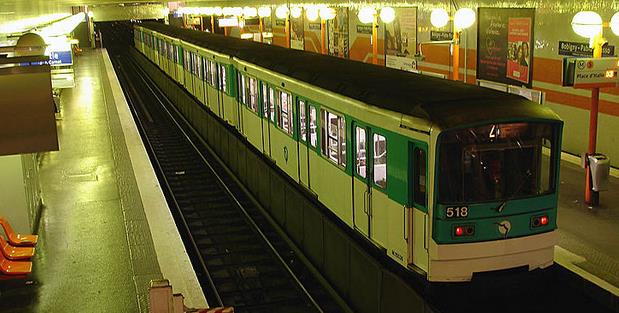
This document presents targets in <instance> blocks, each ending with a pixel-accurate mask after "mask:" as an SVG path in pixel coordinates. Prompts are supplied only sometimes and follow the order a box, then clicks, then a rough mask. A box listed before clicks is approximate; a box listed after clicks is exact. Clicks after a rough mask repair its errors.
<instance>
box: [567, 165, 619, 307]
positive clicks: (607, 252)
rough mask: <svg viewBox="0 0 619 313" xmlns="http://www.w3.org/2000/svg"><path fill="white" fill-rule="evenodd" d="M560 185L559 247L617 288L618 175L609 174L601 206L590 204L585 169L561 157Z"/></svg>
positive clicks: (578, 263)
mask: <svg viewBox="0 0 619 313" xmlns="http://www.w3.org/2000/svg"><path fill="white" fill-rule="evenodd" d="M559 188H560V189H559V216H558V224H559V235H560V236H559V246H560V247H561V248H564V249H566V250H567V251H569V252H571V253H573V254H575V255H576V256H579V257H580V258H575V259H574V265H576V266H578V267H580V268H582V269H583V270H585V271H586V272H589V273H590V274H593V275H595V276H597V277H598V278H601V279H603V280H605V281H607V282H608V283H610V284H611V285H613V286H615V287H617V288H619V178H617V177H616V176H612V175H611V177H610V185H609V188H608V191H603V192H601V193H600V206H599V207H590V206H589V205H587V204H586V203H585V201H584V200H585V199H584V190H585V170H584V169H582V168H580V166H579V165H577V164H574V163H573V162H568V161H566V160H563V161H562V162H561V185H560V187H559ZM618 290H619V289H618ZM617 296H619V295H617Z"/></svg>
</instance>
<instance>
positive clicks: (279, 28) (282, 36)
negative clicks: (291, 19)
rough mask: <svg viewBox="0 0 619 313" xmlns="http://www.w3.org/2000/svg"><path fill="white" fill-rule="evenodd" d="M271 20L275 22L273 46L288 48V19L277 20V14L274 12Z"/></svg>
mask: <svg viewBox="0 0 619 313" xmlns="http://www.w3.org/2000/svg"><path fill="white" fill-rule="evenodd" d="M271 18H272V20H273V45H275V46H280V47H286V46H287V45H288V43H287V42H286V40H287V38H286V19H285V18H277V16H275V12H273V16H272V17H271Z"/></svg>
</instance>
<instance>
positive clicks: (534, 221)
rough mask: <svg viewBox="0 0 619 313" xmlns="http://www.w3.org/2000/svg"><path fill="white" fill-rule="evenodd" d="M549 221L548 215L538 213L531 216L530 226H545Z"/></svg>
mask: <svg viewBox="0 0 619 313" xmlns="http://www.w3.org/2000/svg"><path fill="white" fill-rule="evenodd" d="M549 223H550V218H548V215H538V216H533V217H532V218H531V227H532V228H537V227H542V226H546V225H548V224H549Z"/></svg>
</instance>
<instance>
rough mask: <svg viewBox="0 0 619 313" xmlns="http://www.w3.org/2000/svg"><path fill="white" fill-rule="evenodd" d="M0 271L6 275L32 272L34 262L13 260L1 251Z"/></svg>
mask: <svg viewBox="0 0 619 313" xmlns="http://www.w3.org/2000/svg"><path fill="white" fill-rule="evenodd" d="M0 272H2V273H3V274H6V275H27V274H30V273H31V272H32V262H29V261H11V260H9V259H7V258H5V257H4V255H3V254H2V253H0Z"/></svg>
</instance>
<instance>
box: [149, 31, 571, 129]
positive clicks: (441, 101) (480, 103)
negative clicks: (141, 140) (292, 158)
mask: <svg viewBox="0 0 619 313" xmlns="http://www.w3.org/2000/svg"><path fill="white" fill-rule="evenodd" d="M141 25H142V26H143V27H146V28H148V29H151V30H154V31H157V32H160V33H163V34H166V35H168V36H172V37H176V38H179V39H181V40H183V41H186V42H190V43H192V44H195V45H198V46H201V47H204V48H208V49H210V50H213V51H216V52H219V53H222V54H226V55H230V56H234V57H237V58H239V59H241V60H244V61H247V62H249V63H252V64H256V65H258V66H260V67H262V68H265V69H268V70H271V71H274V72H277V73H280V74H283V75H286V76H288V77H291V78H294V79H297V80H300V81H303V82H305V83H308V84H311V85H314V86H317V87H320V88H322V89H325V90H328V91H331V92H334V93H338V94H340V95H343V96H346V97H349V98H352V99H355V100H358V101H361V102H363V103H366V104H369V105H373V106H376V107H379V108H383V109H387V110H390V111H394V112H398V113H402V114H406V115H410V116H414V117H418V118H423V119H427V120H429V121H430V122H431V123H433V124H436V125H438V126H439V127H441V128H442V129H449V128H457V127H462V126H465V125H471V124H477V123H483V122H487V121H496V120H507V119H546V120H559V117H558V116H557V115H556V114H555V113H554V112H553V111H552V110H550V109H549V108H548V107H545V106H543V105H540V104H539V103H535V102H532V101H529V100H527V99H525V98H523V97H521V96H517V95H512V94H508V93H504V92H499V91H495V90H492V89H488V88H484V87H479V86H475V85H471V84H464V83H461V82H456V81H451V80H446V79H441V78H434V77H428V76H423V75H420V74H415V73H410V72H406V71H401V70H396V69H391V68H387V67H384V66H379V65H374V64H367V63H363V62H358V61H353V60H347V59H342V58H338V57H333V56H325V55H321V54H317V53H313V52H306V51H300V50H292V49H287V48H282V47H278V46H271V45H266V44H262V43H257V42H252V41H248V40H241V39H237V38H231V37H226V36H222V35H218V34H211V33H206V32H200V31H194V30H189V29H184V28H178V27H174V26H170V25H165V24H161V23H154V22H146V23H143V24H141Z"/></svg>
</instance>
